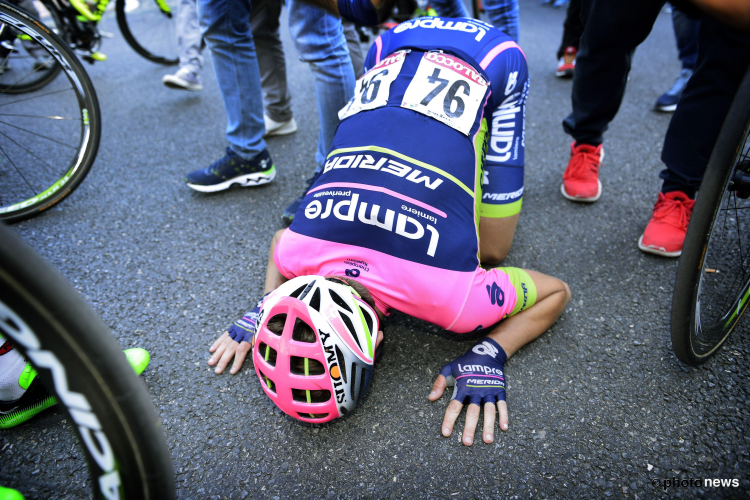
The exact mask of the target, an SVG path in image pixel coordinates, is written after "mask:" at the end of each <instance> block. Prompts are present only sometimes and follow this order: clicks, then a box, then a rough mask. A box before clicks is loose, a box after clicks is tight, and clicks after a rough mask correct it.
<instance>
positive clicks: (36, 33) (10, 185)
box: [0, 2, 101, 221]
mask: <svg viewBox="0 0 750 500" xmlns="http://www.w3.org/2000/svg"><path fill="white" fill-rule="evenodd" d="M0 23H3V25H5V26H12V27H13V30H14V31H17V32H18V33H20V34H22V35H23V37H25V38H29V39H31V40H33V42H34V44H35V47H36V51H37V53H39V52H41V51H43V52H44V54H45V56H44V57H45V59H46V60H54V61H55V64H56V65H57V67H58V73H60V70H62V74H60V75H58V76H56V77H55V78H53V79H52V80H50V81H49V82H47V83H46V85H45V86H43V87H41V88H38V89H36V90H29V91H27V92H25V93H23V94H12V93H7V92H0V185H1V186H2V189H0V219H3V220H6V221H16V220H21V219H24V218H27V217H30V216H33V215H35V214H37V213H39V212H41V211H43V210H46V209H47V208H49V207H51V206H52V205H54V204H55V203H57V202H58V201H60V200H61V199H63V198H64V197H65V196H67V195H68V194H70V193H71V192H72V191H73V190H74V189H75V188H76V187H77V186H78V185H79V184H80V182H81V181H82V180H83V178H84V177H85V176H86V174H87V173H88V170H89V169H90V168H91V165H92V163H93V161H94V158H95V157H96V151H97V149H98V145H99V137H100V131H101V124H100V115H99V105H98V102H97V99H96V95H95V93H94V88H93V86H92V84H91V81H90V80H89V78H88V76H87V75H86V73H85V70H84V69H83V67H82V66H81V64H80V62H79V61H78V59H76V57H75V55H73V53H72V52H71V50H70V49H69V48H68V47H66V46H65V45H64V43H62V41H61V40H60V39H59V38H58V37H57V36H56V35H55V34H54V33H52V32H51V31H50V30H48V29H47V28H46V27H45V26H44V25H43V24H41V23H40V22H39V21H38V20H36V19H34V18H32V17H30V16H28V15H26V14H24V13H23V12H22V11H20V10H18V9H16V8H15V7H13V6H12V5H10V4H7V3H5V2H2V3H0ZM9 60H10V62H11V63H13V62H14V60H13V59H9ZM13 71H15V68H13V67H11V69H10V70H9V71H8V73H11V72H13Z"/></svg>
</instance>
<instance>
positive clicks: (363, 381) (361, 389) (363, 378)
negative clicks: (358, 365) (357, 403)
mask: <svg viewBox="0 0 750 500" xmlns="http://www.w3.org/2000/svg"><path fill="white" fill-rule="evenodd" d="M366 388H367V368H362V376H361V377H360V378H359V395H358V396H357V400H359V399H360V398H362V396H364V395H365V389H366Z"/></svg>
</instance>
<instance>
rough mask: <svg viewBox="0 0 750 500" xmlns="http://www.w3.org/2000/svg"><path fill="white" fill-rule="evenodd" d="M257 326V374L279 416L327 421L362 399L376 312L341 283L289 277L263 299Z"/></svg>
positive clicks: (375, 332) (370, 363) (369, 367)
mask: <svg viewBox="0 0 750 500" xmlns="http://www.w3.org/2000/svg"><path fill="white" fill-rule="evenodd" d="M269 324H270V325H271V328H269ZM257 325H258V327H257V333H256V335H255V345H254V348H253V362H254V364H255V371H256V373H257V374H258V377H259V378H260V381H261V385H262V386H263V390H264V391H265V392H266V394H267V395H268V397H269V398H271V399H272V400H273V402H274V403H276V406H278V407H279V408H281V410H282V411H283V412H284V413H286V414H287V415H289V416H291V417H294V418H296V419H298V420H302V421H304V422H313V423H322V422H328V421H329V420H333V419H335V418H339V417H342V416H344V415H345V414H346V413H348V412H350V411H351V410H353V409H354V407H355V406H356V405H357V403H358V402H359V401H360V400H361V399H362V396H363V395H364V394H365V391H366V390H367V386H368V385H369V384H370V380H371V378H372V372H373V366H374V358H375V343H376V340H377V336H378V328H379V322H378V315H377V314H376V312H375V310H374V309H373V308H372V307H371V306H370V305H368V304H367V303H366V302H365V301H364V300H362V298H361V297H360V296H359V294H358V293H357V292H356V291H355V290H354V289H353V288H352V287H350V286H348V285H346V284H344V281H343V280H340V279H338V278H328V279H326V278H324V277H323V276H300V277H297V278H294V279H292V280H289V281H287V282H286V283H284V284H283V285H281V286H280V287H279V288H277V289H276V290H275V291H274V292H272V293H271V294H270V295H269V296H268V297H267V298H266V300H265V301H264V302H263V306H262V307H261V309H260V313H259V314H258V323H257Z"/></svg>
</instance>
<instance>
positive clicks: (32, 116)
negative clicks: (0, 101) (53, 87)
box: [0, 113, 81, 122]
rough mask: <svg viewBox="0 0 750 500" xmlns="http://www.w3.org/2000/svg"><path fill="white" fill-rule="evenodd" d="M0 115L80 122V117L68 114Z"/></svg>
mask: <svg viewBox="0 0 750 500" xmlns="http://www.w3.org/2000/svg"><path fill="white" fill-rule="evenodd" d="M0 116H16V117H21V118H44V119H47V120H73V121H77V122H80V121H81V119H80V118H73V117H68V116H44V115H19V114H14V113H0Z"/></svg>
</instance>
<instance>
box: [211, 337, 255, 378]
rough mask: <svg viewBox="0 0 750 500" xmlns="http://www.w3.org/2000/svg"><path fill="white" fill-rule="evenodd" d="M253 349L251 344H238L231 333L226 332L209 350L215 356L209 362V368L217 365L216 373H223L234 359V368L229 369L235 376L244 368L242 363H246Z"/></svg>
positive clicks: (245, 342)
mask: <svg viewBox="0 0 750 500" xmlns="http://www.w3.org/2000/svg"><path fill="white" fill-rule="evenodd" d="M252 348H253V346H252V344H251V343H250V342H247V341H244V340H243V341H242V342H237V341H236V340H233V339H232V338H231V337H230V336H229V332H224V333H223V334H222V335H221V337H219V338H218V339H216V342H214V343H213V345H211V347H210V348H209V349H208V352H211V353H213V356H211V357H210V358H209V360H208V366H214V365H216V369H215V370H214V372H215V373H217V374H219V373H223V372H224V369H225V368H226V367H227V365H228V364H229V362H230V361H231V360H232V358H234V363H232V368H230V369H229V373H231V374H232V375H234V374H235V373H237V372H238V371H239V370H240V368H242V363H244V362H245V358H246V357H247V354H248V353H249V352H251V351H252Z"/></svg>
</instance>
